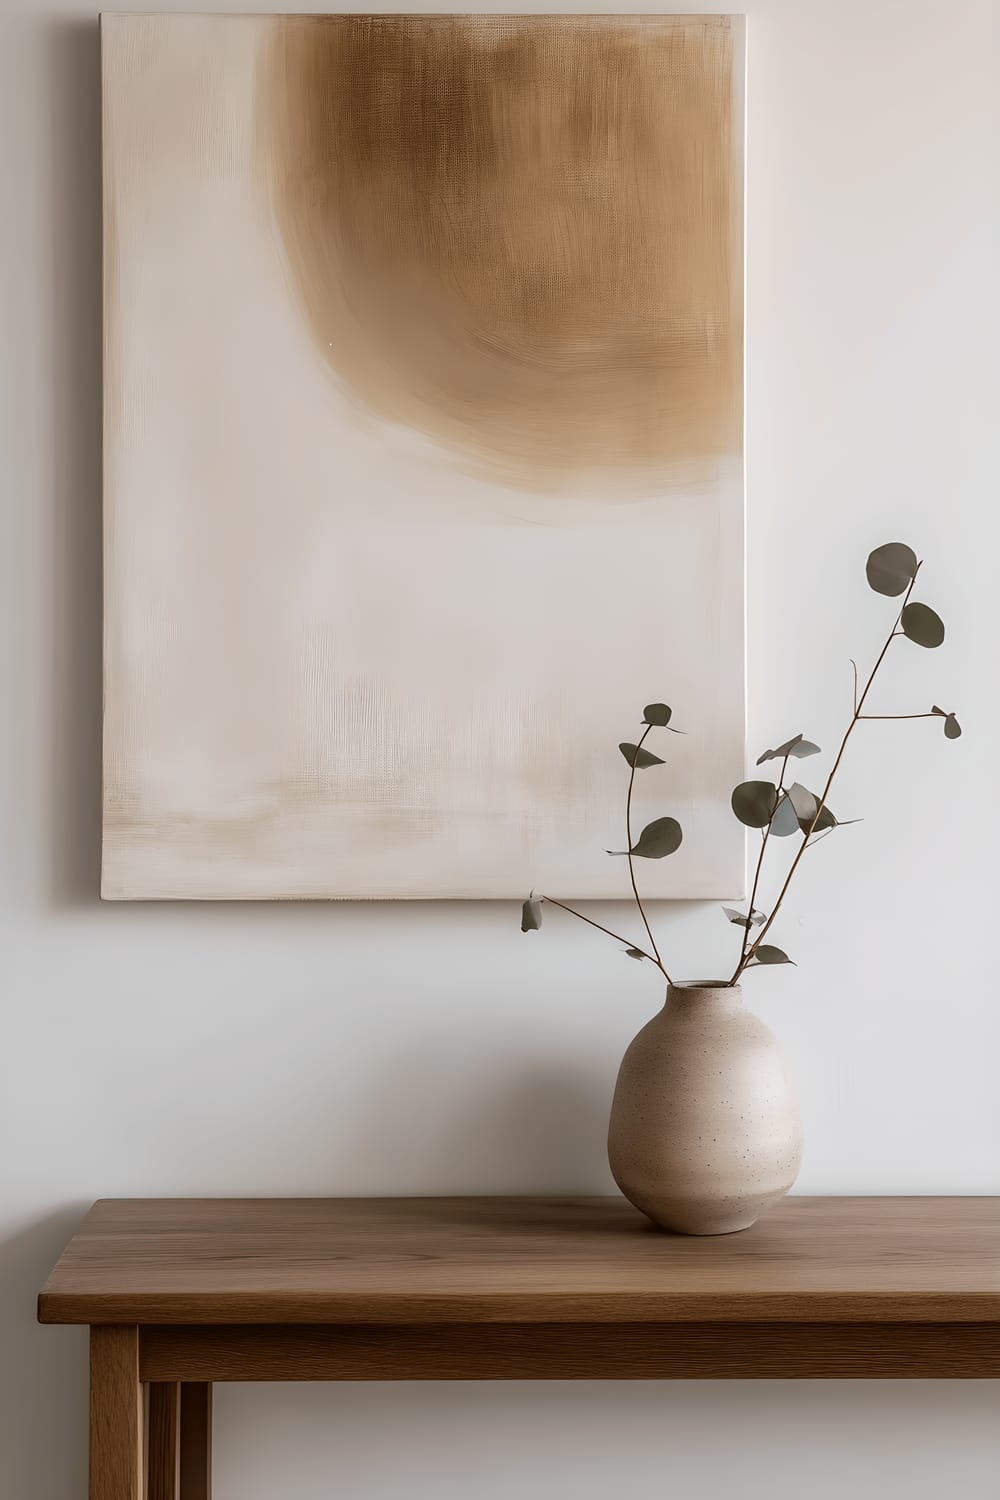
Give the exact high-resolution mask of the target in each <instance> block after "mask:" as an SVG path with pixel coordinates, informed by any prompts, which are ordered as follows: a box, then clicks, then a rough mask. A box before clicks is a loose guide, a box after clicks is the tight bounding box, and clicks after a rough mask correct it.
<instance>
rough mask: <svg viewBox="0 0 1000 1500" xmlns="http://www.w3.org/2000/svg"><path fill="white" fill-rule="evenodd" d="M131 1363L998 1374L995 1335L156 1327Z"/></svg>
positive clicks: (488, 1375)
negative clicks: (138, 1360)
mask: <svg viewBox="0 0 1000 1500" xmlns="http://www.w3.org/2000/svg"><path fill="white" fill-rule="evenodd" d="M139 1359H140V1370H141V1372H142V1376H143V1379H145V1380H166V1379H182V1380H223V1381H227V1380H229V1381H257V1380H280V1381H287V1380H731V1379H737V1380H792V1379H794V1380H803V1379H822V1380H846V1379H850V1380H859V1379H860V1380H919V1379H938V1380H943V1379H953V1380H976V1379H983V1378H987V1379H996V1378H998V1377H1000V1325H998V1324H996V1323H810V1324H801V1323H789V1322H784V1323H747V1322H742V1323H690V1322H688V1323H666V1324H664V1323H627V1324H620V1323H534V1324H532V1325H531V1326H530V1327H525V1325H524V1324H523V1323H446V1324H431V1323H422V1324H407V1325H404V1326H403V1327H400V1328H393V1327H389V1326H387V1325H385V1324H379V1325H378V1326H376V1327H367V1328H365V1327H359V1325H358V1324H356V1323H352V1324H348V1325H346V1326H341V1327H336V1326H333V1325H331V1324H325V1325H323V1326H322V1327H309V1326H307V1325H305V1324H301V1323H295V1324H286V1325H284V1326H281V1325H274V1324H269V1325H267V1326H266V1327H260V1326H257V1327H247V1328H234V1327H231V1326H226V1327H219V1328H212V1327H206V1326H205V1325H204V1324H200V1325H190V1324H189V1325H187V1326H185V1327H180V1328H167V1327H164V1326H163V1325H162V1324H157V1325H156V1326H155V1327H150V1328H144V1329H142V1331H141V1337H140V1356H139ZM184 1389H185V1390H186V1389H187V1387H186V1386H185V1387H184Z"/></svg>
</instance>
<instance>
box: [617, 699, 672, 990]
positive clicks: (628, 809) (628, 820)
mask: <svg viewBox="0 0 1000 1500" xmlns="http://www.w3.org/2000/svg"><path fill="white" fill-rule="evenodd" d="M652 728H653V725H652V724H647V725H646V727H645V729H644V730H643V731H642V736H641V738H640V740H639V743H638V745H636V747H635V754H634V755H633V756H632V768H631V770H630V772H629V778H628V794H627V796H626V798H625V839H626V845H625V848H626V853H627V856H628V874H629V879H630V880H631V882H632V894H633V896H634V897H635V904H636V906H637V907H638V908H639V915H640V917H641V918H642V925H643V926H644V927H645V929H646V933H647V936H648V937H649V941H650V945H651V946H652V949H653V952H654V953H655V954H656V965H657V968H658V969H659V970H660V972H661V973H662V974H663V977H664V978H665V979H666V981H667V983H668V984H673V980H672V979H671V978H670V975H669V974H668V973H667V971H666V968H665V967H664V963H663V959H662V958H661V957H660V950H659V948H657V946H656V939H655V937H654V936H653V929H652V927H650V925H649V918H648V917H647V916H646V912H645V910H644V908H643V904H642V900H641V899H640V896H639V887H638V885H637V884H636V880H635V864H634V862H633V860H632V787H633V786H634V785H635V763H636V761H637V760H638V759H639V751H640V750H641V749H642V747H643V744H644V742H645V740H646V736H647V735H648V734H649V731H650V730H651V729H652Z"/></svg>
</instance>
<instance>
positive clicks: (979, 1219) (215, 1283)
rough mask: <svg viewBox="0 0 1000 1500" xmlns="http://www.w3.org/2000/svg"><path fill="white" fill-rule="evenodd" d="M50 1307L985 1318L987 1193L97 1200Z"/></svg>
mask: <svg viewBox="0 0 1000 1500" xmlns="http://www.w3.org/2000/svg"><path fill="white" fill-rule="evenodd" d="M39 1317H40V1319H41V1321H42V1322H46V1323H90V1324H101V1323H138V1324H143V1325H149V1324H173V1325H182V1324H213V1325H225V1324H314V1325H317V1324H327V1323H332V1324H342V1325H346V1324H369V1325H370V1324H385V1325H393V1326H396V1327H399V1326H401V1325H412V1324H434V1325H442V1324H448V1323H461V1324H471V1323H504V1324H513V1323H521V1324H523V1323H585V1324H596V1323H641V1322H654V1323H656V1322H659V1323H665V1322H669V1323H676V1322H685V1321H691V1322H712V1323H727V1322H740V1321H750V1322H784V1321H797V1322H803V1321H805V1322H820V1323H822V1322H825V1323H853V1322H871V1323H880V1324H890V1323H896V1322H909V1321H912V1322H921V1323H938V1322H951V1321H958V1322H963V1321H964V1322H975V1323H996V1322H997V1321H998V1320H1000V1200H998V1199H996V1198H803V1197H796V1198H788V1199H786V1200H785V1201H784V1202H783V1203H781V1204H780V1205H779V1206H778V1207H777V1208H776V1209H774V1210H772V1211H771V1212H770V1213H769V1214H768V1215H766V1217H765V1218H764V1219H762V1220H761V1221H760V1222H759V1223H758V1224H756V1225H755V1226H754V1227H753V1228H752V1229H749V1230H745V1231H743V1232H742V1233H740V1234H733V1235H725V1236H720V1237H713V1238H688V1237H684V1236H678V1235H669V1234H664V1233H663V1232H661V1231H657V1230H654V1229H653V1228H651V1227H650V1226H649V1225H648V1224H647V1222H646V1221H645V1220H644V1219H643V1218H642V1217H641V1216H640V1215H639V1214H638V1213H636V1212H635V1210H633V1209H632V1208H631V1207H630V1206H629V1205H628V1204H626V1203H625V1202H624V1201H623V1200H621V1199H619V1198H402V1199H375V1198H355V1199H225V1198H218V1199H174V1200H171V1199H138V1200H106V1201H102V1202H99V1203H97V1204H95V1205H94V1207H93V1208H92V1209H91V1211H90V1213H89V1214H88V1216H87V1218H86V1221H85V1222H84V1224H83V1226H82V1227H81V1229H80V1231H79V1233H78V1234H76V1235H75V1236H74V1238H73V1240H72V1241H71V1242H70V1244H69V1245H68V1247H67V1249H66V1250H65V1252H64V1254H63V1255H62V1257H61V1259H60V1260H59V1263H58V1265H57V1266H56V1268H55V1270H54V1271H53V1273H52V1275H51V1277H50V1278H49V1281H48V1283H47V1284H46V1286H45V1289H44V1290H43V1292H42V1293H41V1296H40V1298H39Z"/></svg>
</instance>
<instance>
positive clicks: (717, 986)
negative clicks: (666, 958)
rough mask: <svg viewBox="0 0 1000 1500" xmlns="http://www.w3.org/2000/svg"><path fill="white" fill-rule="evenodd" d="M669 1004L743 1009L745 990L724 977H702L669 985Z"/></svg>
mask: <svg viewBox="0 0 1000 1500" xmlns="http://www.w3.org/2000/svg"><path fill="white" fill-rule="evenodd" d="M666 1003H667V1005H670V1006H684V1007H685V1008H686V1007H688V1006H698V1005H710V1006H711V1007H712V1009H713V1010H716V1011H719V1010H741V1009H742V1007H743V991H742V989H741V988H740V986H739V985H738V984H728V983H727V982H726V981H725V980H723V979H700V980H690V981H685V982H683V983H682V984H668V985H667V999H666Z"/></svg>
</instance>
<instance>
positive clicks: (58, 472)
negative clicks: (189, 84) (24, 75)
mask: <svg viewBox="0 0 1000 1500" xmlns="http://www.w3.org/2000/svg"><path fill="white" fill-rule="evenodd" d="M47 46H48V54H49V63H48V82H49V99H48V107H49V115H50V122H51V128H52V152H51V179H50V182H49V192H50V195H51V205H52V206H51V222H52V269H51V275H52V281H51V294H50V295H51V305H50V308H51V311H50V339H51V353H50V402H51V405H50V411H51V425H52V432H53V452H52V464H51V473H52V484H53V489H52V498H51V507H52V510H51V523H50V535H51V539H52V540H51V553H50V556H51V581H50V584H49V588H50V590H51V599H52V604H51V619H50V632H51V635H50V639H51V661H50V673H49V683H50V692H51V695H52V697H51V708H50V724H51V731H50V732H51V747H50V751H49V784H50V795H49V798H48V806H49V816H50V818H51V826H50V831H49V839H48V851H47V853H48V859H47V867H48V868H47V875H48V879H47V887H48V890H47V895H48V899H49V901H50V903H51V905H52V906H54V907H56V908H73V907H80V906H90V905H93V904H94V903H95V902H96V900H97V893H98V888H99V882H100V869H101V608H102V599H101V45H100V32H99V29H98V26H97V22H96V21H93V22H89V21H88V22H83V23H81V22H60V23H58V24H54V25H51V26H50V27H48V29H47Z"/></svg>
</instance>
